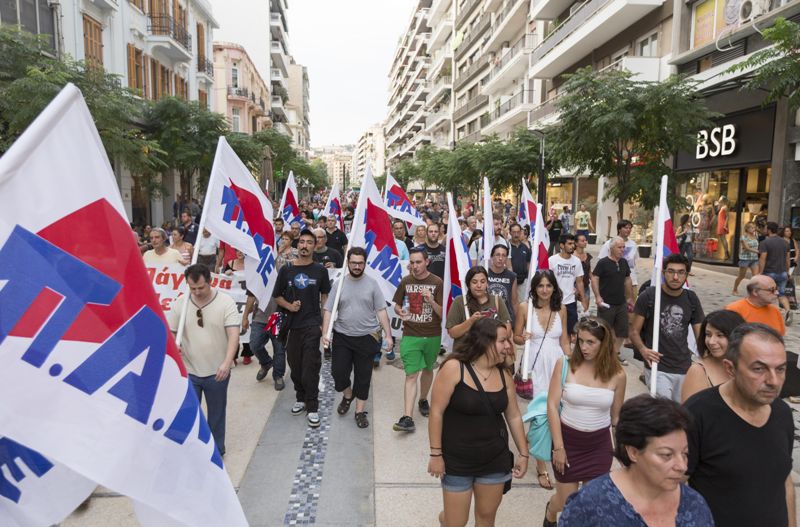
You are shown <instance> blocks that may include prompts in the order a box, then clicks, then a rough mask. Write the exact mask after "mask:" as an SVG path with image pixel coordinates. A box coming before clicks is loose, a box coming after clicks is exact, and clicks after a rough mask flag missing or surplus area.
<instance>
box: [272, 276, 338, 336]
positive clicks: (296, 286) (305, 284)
mask: <svg viewBox="0 0 800 527" xmlns="http://www.w3.org/2000/svg"><path fill="white" fill-rule="evenodd" d="M330 291H331V282H330V278H329V277H328V270H327V269H325V267H323V266H322V264H318V263H316V262H315V263H311V264H309V265H285V266H283V267H281V269H280V271H278V278H277V280H276V281H275V290H274V291H273V292H272V296H273V297H275V298H278V297H279V296H280V297H283V299H284V300H286V301H287V302H289V303H291V302H294V301H295V300H299V301H300V311H298V312H297V313H292V312H289V328H290V329H299V328H308V327H312V326H321V325H322V313H321V311H320V306H319V301H320V295H321V294H322V295H327V294H328V293H330Z"/></svg>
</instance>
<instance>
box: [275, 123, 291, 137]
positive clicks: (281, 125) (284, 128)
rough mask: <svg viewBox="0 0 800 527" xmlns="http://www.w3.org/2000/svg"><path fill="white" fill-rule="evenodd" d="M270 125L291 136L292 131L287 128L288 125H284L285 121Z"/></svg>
mask: <svg viewBox="0 0 800 527" xmlns="http://www.w3.org/2000/svg"><path fill="white" fill-rule="evenodd" d="M272 127H273V128H274V129H275V130H277V131H278V132H280V133H282V134H283V135H285V136H287V137H291V136H292V131H291V130H289V127H288V126H286V124H285V123H281V122H276V123H272Z"/></svg>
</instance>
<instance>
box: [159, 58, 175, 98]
mask: <svg viewBox="0 0 800 527" xmlns="http://www.w3.org/2000/svg"><path fill="white" fill-rule="evenodd" d="M159 80H160V81H161V89H160V92H161V94H160V95H159V98H161V97H166V96H168V95H172V93H173V92H172V72H171V71H170V70H169V68H167V67H166V66H161V72H160V73H159Z"/></svg>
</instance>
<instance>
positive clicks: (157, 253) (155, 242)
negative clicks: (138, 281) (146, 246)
mask: <svg viewBox="0 0 800 527" xmlns="http://www.w3.org/2000/svg"><path fill="white" fill-rule="evenodd" d="M166 241H167V232H166V231H165V230H164V229H162V228H160V227H156V228H154V229H152V230H151V231H150V245H152V246H153V248H152V249H150V250H149V251H145V253H144V254H143V255H142V259H143V260H144V263H146V264H165V265H166V264H171V263H179V264H184V265H186V263H187V262H184V261H183V257H182V256H181V253H179V252H178V251H176V250H175V249H170V248H169V247H168V246H167V243H166Z"/></svg>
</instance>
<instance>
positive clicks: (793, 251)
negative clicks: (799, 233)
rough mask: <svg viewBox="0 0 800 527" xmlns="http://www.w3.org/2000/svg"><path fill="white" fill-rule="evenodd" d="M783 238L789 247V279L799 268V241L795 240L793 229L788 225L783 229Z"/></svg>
mask: <svg viewBox="0 0 800 527" xmlns="http://www.w3.org/2000/svg"><path fill="white" fill-rule="evenodd" d="M781 237H782V238H783V239H784V240H785V241H786V243H787V244H788V245H789V278H790V279H791V277H792V275H794V270H795V268H796V267H797V255H798V253H800V251H799V250H798V244H797V240H795V239H794V236H793V232H792V228H791V227H789V226H788V225H787V226H786V227H784V228H782V229H781Z"/></svg>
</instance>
